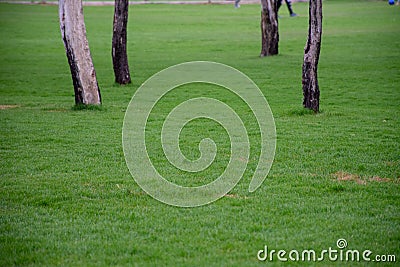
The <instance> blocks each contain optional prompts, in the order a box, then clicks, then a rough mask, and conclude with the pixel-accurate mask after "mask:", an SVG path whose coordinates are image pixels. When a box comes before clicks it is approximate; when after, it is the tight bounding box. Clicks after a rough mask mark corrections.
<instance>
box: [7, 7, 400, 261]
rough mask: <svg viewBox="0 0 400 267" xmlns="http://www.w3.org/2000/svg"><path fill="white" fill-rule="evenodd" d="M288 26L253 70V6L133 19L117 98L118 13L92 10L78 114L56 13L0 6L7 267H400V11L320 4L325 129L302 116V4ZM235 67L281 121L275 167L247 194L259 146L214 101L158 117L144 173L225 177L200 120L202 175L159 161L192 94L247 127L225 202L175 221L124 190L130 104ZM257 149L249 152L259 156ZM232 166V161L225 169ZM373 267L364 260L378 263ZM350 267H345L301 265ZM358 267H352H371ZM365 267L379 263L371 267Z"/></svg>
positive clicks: (149, 13)
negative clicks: (312, 257)
mask: <svg viewBox="0 0 400 267" xmlns="http://www.w3.org/2000/svg"><path fill="white" fill-rule="evenodd" d="M294 10H295V12H296V13H298V14H299V17H295V18H290V17H289V16H288V13H287V10H286V7H285V6H283V7H282V9H281V11H280V16H281V19H280V21H279V27H280V28H279V29H280V46H279V48H280V54H279V55H278V56H275V57H268V58H259V57H258V55H259V53H260V44H261V40H260V34H261V33H260V29H259V23H260V21H259V20H260V8H259V5H243V6H242V7H241V8H240V9H234V8H233V6H231V5H195V6H194V5H141V6H131V7H130V13H129V26H128V54H129V63H130V67H131V74H132V78H133V82H132V84H130V85H128V86H125V87H124V86H122V87H121V86H118V85H116V84H114V77H113V70H112V60H111V37H112V19H113V7H112V6H105V7H85V8H84V12H85V20H86V26H87V34H88V40H89V44H90V48H91V53H92V57H93V61H94V65H95V68H96V72H97V77H98V82H99V85H100V89H101V94H102V98H103V105H102V107H101V108H97V109H84V110H79V109H78V110H77V109H74V108H73V106H74V96H73V87H72V81H71V75H70V73H69V67H68V63H67V59H66V56H65V51H64V47H63V43H62V40H61V35H60V30H59V23H58V11H57V7H56V6H38V5H35V6H28V5H9V4H0V36H1V38H0V107H1V109H0V137H1V139H0V162H1V167H0V266H257V265H260V266H266V265H268V266H275V265H276V266H280V265H281V264H282V262H280V261H278V260H277V258H276V257H275V258H274V261H273V262H268V261H267V262H259V261H258V259H257V252H258V251H259V250H261V249H263V248H264V246H265V245H267V246H268V248H269V249H275V250H280V249H283V250H286V251H290V250H292V249H293V250H294V249H295V250H299V251H302V250H305V249H313V250H315V251H322V250H324V249H329V247H331V248H333V249H337V246H336V241H337V240H338V239H340V238H344V239H346V240H347V242H348V247H347V248H348V249H352V250H355V249H357V250H359V251H364V250H371V251H372V253H373V254H372V256H375V255H395V256H396V260H397V263H391V264H390V263H376V262H375V264H376V265H377V266H387V265H390V266H395V265H396V264H398V262H399V261H400V246H399V244H400V184H399V182H400V64H399V62H400V49H399V48H400V28H399V23H400V7H399V6H389V5H388V4H387V2H386V1H355V0H354V1H333V0H331V1H329V0H326V1H324V25H323V40H322V48H321V56H320V65H319V83H320V89H321V111H322V112H321V113H320V114H317V115H314V114H312V113H310V112H308V111H305V110H304V109H303V108H302V91H301V64H302V59H303V48H304V45H305V42H306V38H307V31H308V16H307V14H308V4H307V3H295V4H294ZM194 60H203V61H216V62H221V63H224V64H227V65H230V66H232V67H234V68H236V69H238V70H240V71H242V72H243V73H245V74H246V75H247V76H249V77H250V78H251V79H252V80H253V81H254V82H255V83H256V84H257V85H258V87H259V88H260V89H261V90H262V92H263V94H264V95H265V97H266V99H267V100H268V102H269V105H270V107H271V109H272V112H273V114H274V117H275V123H276V131H277V149H276V156H275V160H274V163H273V165H272V169H271V171H270V173H269V175H268V177H267V179H266V180H265V181H264V183H263V185H262V186H261V187H260V188H259V189H258V190H257V191H255V192H254V193H249V192H247V188H248V185H249V182H250V179H251V176H252V171H253V170H254V168H255V166H256V162H257V155H258V154H257V151H258V150H259V143H257V140H258V139H257V137H258V136H259V132H258V131H257V129H255V128H254V118H252V117H251V116H249V114H250V112H249V110H248V108H247V107H246V106H245V105H243V103H242V102H241V101H240V100H239V99H237V97H236V96H234V95H231V94H225V93H216V90H214V89H215V88H214V89H213V87H212V86H210V85H202V84H200V85H199V84H197V85H193V86H191V85H187V86H183V88H181V89H182V90H177V91H176V92H175V93H173V94H170V95H167V96H166V97H165V99H164V100H165V101H164V102H162V103H161V104H160V105H158V106H157V108H156V109H155V110H154V113H152V115H151V117H150V122H151V123H150V124H149V125H150V126H151V129H150V130H149V131H148V136H149V140H150V141H151V142H150V144H149V146H148V148H149V153H150V155H151V158H152V160H153V161H154V163H155V165H156V166H157V167H158V168H159V169H160V172H161V173H163V174H165V175H170V176H171V177H170V179H171V180H173V181H174V182H176V183H178V184H182V185H200V184H204V183H207V182H210V181H212V180H213V177H214V175H218V173H220V172H221V171H222V170H223V169H224V166H225V164H226V161H227V160H226V153H224V152H225V151H228V152H229V145H227V141H228V140H229V139H227V136H226V134H225V133H224V132H223V130H221V129H220V128H219V127H217V126H216V125H215V124H213V123H211V122H209V121H201V120H200V121H197V122H196V123H193V124H192V125H190V127H188V128H187V129H186V130H185V131H183V132H182V137H183V138H184V141H183V148H182V150H183V151H184V152H185V153H187V154H188V156H189V157H191V158H196V156H198V150H197V145H198V142H199V138H200V137H204V136H205V135H208V134H211V136H212V138H214V139H215V140H216V143H217V144H218V145H220V146H221V150H219V151H221V152H222V153H220V154H218V158H217V160H216V162H215V163H214V164H213V165H212V166H211V168H210V169H207V170H206V173H203V174H190V175H189V174H184V173H182V172H179V171H177V170H174V169H173V168H171V167H170V166H169V165H168V163H167V162H166V159H165V158H163V155H162V150H161V148H160V146H159V143H160V142H159V141H160V139H159V132H160V127H161V126H162V121H163V118H165V116H166V114H167V113H168V112H169V111H168V110H169V109H171V108H172V107H174V106H175V105H177V104H179V103H180V102H181V101H183V100H185V99H187V98H191V97H194V96H210V97H215V98H218V99H221V101H224V102H226V103H229V104H230V105H231V106H232V107H236V108H237V112H238V113H239V114H241V117H242V118H244V119H245V120H247V118H248V124H247V126H248V127H249V129H250V130H249V136H250V140H251V141H252V145H251V157H250V162H249V165H248V168H247V169H246V172H245V175H244V177H243V179H242V180H241V181H240V182H239V184H238V186H237V187H235V188H234V189H233V190H232V191H231V192H230V193H229V195H227V196H226V197H223V198H221V199H220V200H218V201H216V202H214V203H212V204H209V205H206V206H202V207H198V208H177V207H171V206H168V205H165V204H162V203H160V202H158V201H157V200H154V199H153V198H151V197H150V196H148V195H147V194H146V193H145V192H144V191H143V190H142V189H141V188H140V187H139V186H138V185H137V184H136V183H135V181H134V179H133V178H132V177H131V175H130V173H129V171H128V169H127V166H126V163H125V159H124V154H123V149H122V141H121V132H122V125H123V119H124V113H125V110H126V108H127V105H128V103H129V101H130V99H131V97H132V96H133V94H134V93H135V90H136V89H137V88H138V87H139V86H140V85H141V84H142V83H143V82H145V81H146V80H147V79H148V78H149V77H151V76H152V75H153V74H155V73H156V72H158V71H161V70H162V69H164V68H166V67H169V66H171V65H174V64H178V63H182V62H186V61H194ZM253 142H254V143H253ZM228 152H227V153H228ZM372 256H371V257H372ZM289 263H290V264H292V265H293V264H295V263H294V262H289ZM298 264H299V265H304V266H309V265H317V266H331V265H335V266H336V265H337V266H342V265H343V264H346V262H343V261H342V262H341V261H335V262H334V261H329V260H328V258H327V257H326V258H325V261H324V262H307V261H303V262H302V261H300V262H299V263H298ZM365 264H366V262H363V261H361V262H359V263H357V262H348V265H349V266H357V265H359V266H364V265H365ZM369 264H374V263H373V262H369Z"/></svg>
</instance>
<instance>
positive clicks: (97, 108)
mask: <svg viewBox="0 0 400 267" xmlns="http://www.w3.org/2000/svg"><path fill="white" fill-rule="evenodd" d="M71 110H73V111H80V110H90V111H105V110H106V109H105V108H104V107H103V106H102V105H85V104H78V105H74V106H73V107H72V108H71Z"/></svg>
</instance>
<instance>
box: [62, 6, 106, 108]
mask: <svg viewBox="0 0 400 267" xmlns="http://www.w3.org/2000/svg"><path fill="white" fill-rule="evenodd" d="M59 16H60V29H61V35H62V39H63V41H64V47H65V52H66V54H67V58H68V63H69V67H70V70H71V75H72V82H73V85H74V91H75V104H85V105H87V104H101V95H100V89H99V85H98V83H97V78H96V71H95V69H94V66H93V61H92V56H91V55H90V50H89V43H88V41H87V38H86V27H85V22H84V18H83V9H82V0H60V1H59Z"/></svg>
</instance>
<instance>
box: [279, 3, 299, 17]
mask: <svg viewBox="0 0 400 267" xmlns="http://www.w3.org/2000/svg"><path fill="white" fill-rule="evenodd" d="M285 2H286V5H287V8H288V10H289V14H290V16H291V17H296V16H297V14H296V13H294V12H293V9H292V2H291V1H290V0H285ZM281 5H282V0H278V10H279V8H280V7H281Z"/></svg>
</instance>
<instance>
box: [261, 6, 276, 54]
mask: <svg viewBox="0 0 400 267" xmlns="http://www.w3.org/2000/svg"><path fill="white" fill-rule="evenodd" d="M261 5H262V11H261V54H260V56H261V57H265V56H272V55H277V54H278V43H279V32H278V5H277V2H276V0H261Z"/></svg>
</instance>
